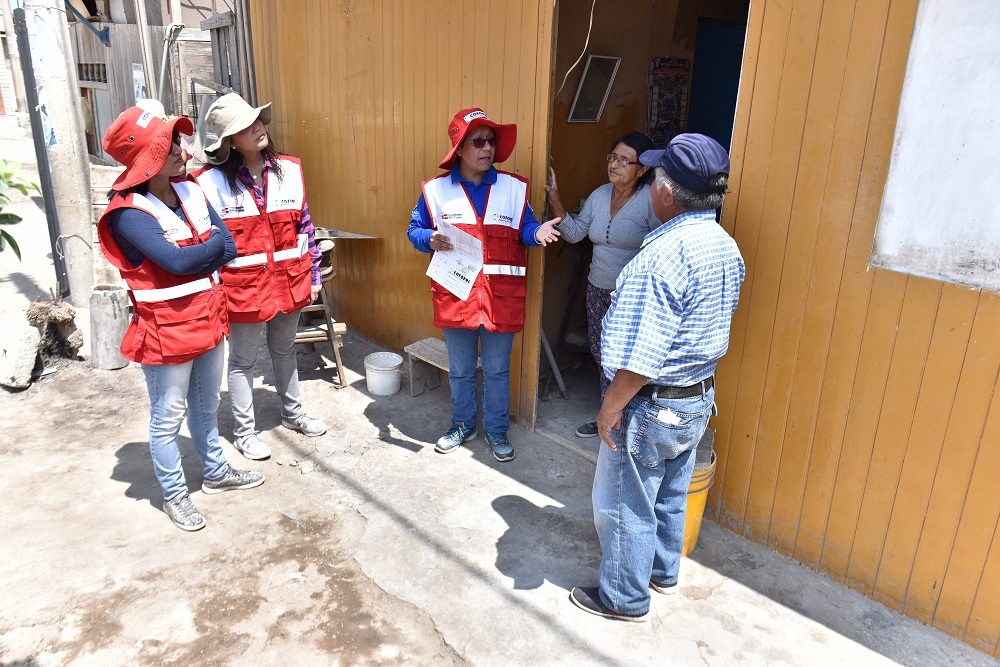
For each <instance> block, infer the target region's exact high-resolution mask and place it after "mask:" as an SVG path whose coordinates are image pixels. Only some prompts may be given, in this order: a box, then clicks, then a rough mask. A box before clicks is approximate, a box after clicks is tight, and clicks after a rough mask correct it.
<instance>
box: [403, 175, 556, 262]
mask: <svg viewBox="0 0 1000 667" xmlns="http://www.w3.org/2000/svg"><path fill="white" fill-rule="evenodd" d="M451 182H452V183H461V184H462V187H463V188H465V191H466V192H467V193H468V194H469V199H470V200H471V201H472V205H473V206H474V207H475V209H476V215H478V216H479V217H482V216H483V215H484V214H485V213H486V198H487V197H488V196H489V194H490V186H492V185H495V184H496V182H497V168H496V167H494V166H492V165H491V166H490V168H489V170H488V171H487V172H486V175H485V176H483V180H482V181H481V182H480V183H479V185H476V184H475V183H474V182H472V181H470V180H468V179H467V178H464V177H463V176H462V173H461V172H460V171H459V170H458V163H457V162H456V163H455V164H454V165H452V168H451ZM432 223H433V218H432V217H431V214H430V211H428V210H427V202H426V201H425V200H424V195H423V193H420V199H419V200H417V205H416V206H414V207H413V213H411V214H410V226H409V227H407V229H406V236H407V237H408V238H409V239H410V243H412V244H413V247H414V248H416V249H417V250H419V251H421V252H430V251H431V234H433V233H434V228H433V224H432ZM539 227H541V223H540V222H538V220H536V219H535V214H534V212H533V211H532V210H531V204H526V205H525V210H524V222H523V223H522V224H521V243H523V244H524V245H526V246H538V245H541V244H540V243H539V242H538V241H536V240H535V232H537V231H538V228H539Z"/></svg>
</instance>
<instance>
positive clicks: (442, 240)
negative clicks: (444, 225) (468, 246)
mask: <svg viewBox="0 0 1000 667" xmlns="http://www.w3.org/2000/svg"><path fill="white" fill-rule="evenodd" d="M430 245H431V250H435V251H436V250H452V249H454V247H455V246H453V245H452V244H451V239H449V238H448V237H447V236H445V235H444V234H442V233H440V232H434V233H433V234H431V240H430Z"/></svg>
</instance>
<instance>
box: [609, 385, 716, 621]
mask: <svg viewBox="0 0 1000 667" xmlns="http://www.w3.org/2000/svg"><path fill="white" fill-rule="evenodd" d="M714 397H715V390H714V389H710V390H709V391H708V392H706V393H705V394H702V395H699V396H694V397H691V398H675V399H664V398H658V399H657V400H656V401H655V402H653V401H652V400H651V399H648V398H642V397H638V396H637V397H635V398H633V399H632V400H631V401H630V402H629V404H628V405H627V406H626V407H625V411H624V413H623V415H622V427H623V429H622V430H613V431H612V432H611V437H612V439H613V440H614V442H615V443H616V444H617V445H618V451H612V450H611V448H610V447H608V446H607V445H603V444H602V446H601V450H600V453H599V454H598V457H597V472H596V474H595V475H594V490H593V494H592V498H593V502H594V525H595V526H596V527H597V536H598V538H599V539H600V541H601V567H600V571H599V574H598V583H599V585H600V591H601V593H600V594H601V601H602V602H603V603H604V604H605V605H607V606H608V607H610V608H611V609H614V610H615V611H618V612H621V613H623V614H644V613H646V611H648V610H649V580H650V579H655V580H656V581H658V582H660V583H663V584H668V585H669V584H673V583H676V582H677V573H678V571H679V570H680V563H681V548H682V546H683V543H684V513H685V509H686V503H687V491H688V487H689V486H690V485H691V473H692V472H693V471H694V462H695V448H696V447H697V446H698V441H699V440H701V436H702V434H704V432H705V428H706V427H707V426H708V418H709V417H710V416H711V414H712V400H713V399H714ZM666 409H669V410H670V411H671V412H672V413H673V414H672V415H670V414H667V413H665V412H664V410H666ZM674 422H676V423H674ZM623 434H624V438H623ZM623 441H624V446H623Z"/></svg>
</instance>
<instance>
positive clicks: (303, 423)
mask: <svg viewBox="0 0 1000 667" xmlns="http://www.w3.org/2000/svg"><path fill="white" fill-rule="evenodd" d="M281 425H282V426H284V427H285V428H290V429H292V430H293V431H298V432H299V433H301V434H303V435H307V436H309V437H310V438H315V437H316V436H318V435H323V434H324V433H326V424H324V423H323V422H321V421H320V420H319V419H313V418H312V417H310V416H309V415H307V414H306V413H304V412H303V413H302V414H301V415H299V416H298V417H286V416H284V415H281Z"/></svg>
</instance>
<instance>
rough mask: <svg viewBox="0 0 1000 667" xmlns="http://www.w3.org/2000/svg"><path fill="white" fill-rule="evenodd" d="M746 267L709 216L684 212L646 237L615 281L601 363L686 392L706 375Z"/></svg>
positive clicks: (611, 371)
mask: <svg viewBox="0 0 1000 667" xmlns="http://www.w3.org/2000/svg"><path fill="white" fill-rule="evenodd" d="M745 275H746V267H745V265H744V263H743V258H742V257H741V256H740V251H739V248H737V246H736V242H735V241H734V240H733V239H732V237H730V236H729V234H727V233H726V230H724V229H723V228H722V227H721V226H719V225H718V224H717V223H716V222H715V212H714V211H690V212H687V213H682V214H681V215H679V216H677V217H675V218H673V219H672V220H670V221H669V222H667V223H666V224H664V225H663V226H661V227H659V228H658V229H656V230H655V231H653V232H650V233H649V234H648V235H647V236H646V238H645V239H644V240H643V242H642V249H641V250H640V251H639V254H638V255H636V256H635V258H634V259H633V260H632V261H631V262H629V263H628V264H627V265H626V266H625V268H624V269H622V272H621V274H620V275H619V276H618V282H617V286H616V288H615V291H614V293H613V294H612V296H611V307H610V308H609V309H608V313H607V315H605V316H604V321H603V333H602V335H601V364H602V366H603V369H604V374H605V375H606V376H608V377H609V378H612V379H613V378H614V376H615V373H616V372H617V371H618V369H620V368H624V369H625V370H628V371H632V372H633V373H637V374H639V375H643V376H645V377H647V378H649V379H650V382H652V383H654V384H659V385H668V386H673V387H686V386H688V385H692V384H695V383H696V382H700V381H701V380H704V379H706V378H708V377H709V376H711V375H712V373H714V372H715V368H716V366H717V365H718V363H719V359H720V358H721V357H722V355H724V354H725V353H726V350H727V349H728V347H729V326H730V323H731V321H732V317H733V312H734V311H735V310H736V302H737V301H738V300H739V297H740V285H742V284H743V278H744V276H745Z"/></svg>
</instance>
